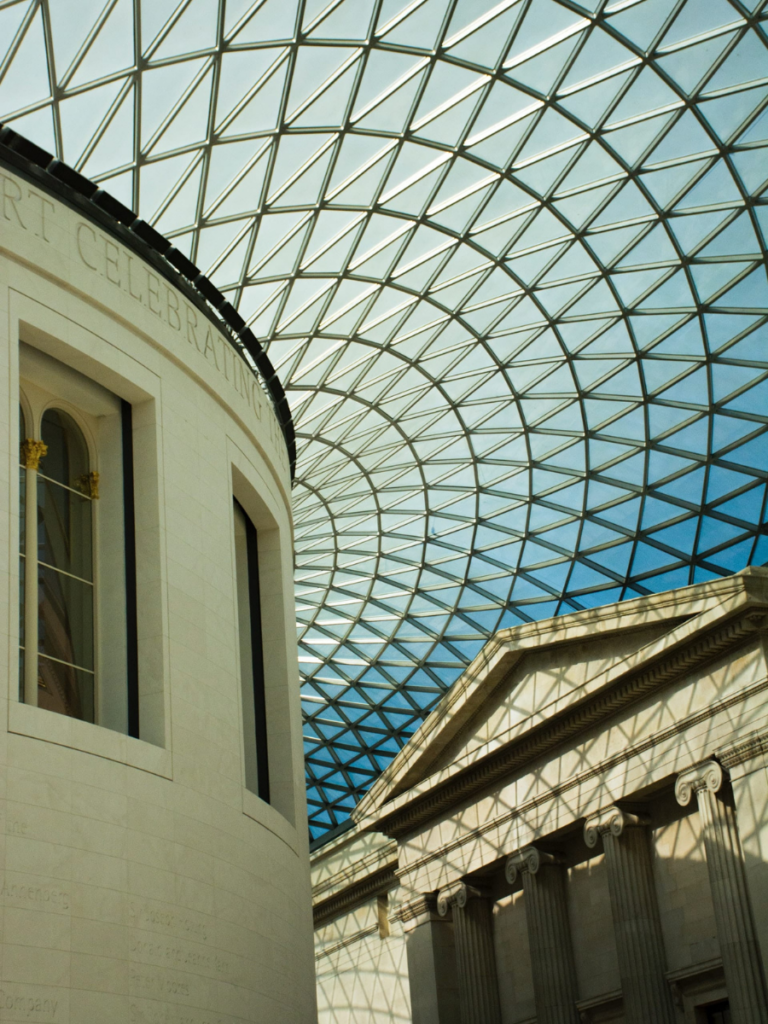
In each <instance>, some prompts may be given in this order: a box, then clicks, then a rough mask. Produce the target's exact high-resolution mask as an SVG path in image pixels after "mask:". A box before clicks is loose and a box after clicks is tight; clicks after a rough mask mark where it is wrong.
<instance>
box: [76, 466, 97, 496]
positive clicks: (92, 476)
mask: <svg viewBox="0 0 768 1024" xmlns="http://www.w3.org/2000/svg"><path fill="white" fill-rule="evenodd" d="M76 483H77V487H78V490H80V491H82V492H83V494H84V495H85V496H86V497H87V498H92V499H93V500H94V501H96V500H97V499H98V497H99V474H98V473H97V472H96V471H95V470H94V471H92V472H90V473H83V474H82V476H79V477H78V478H77V481H76Z"/></svg>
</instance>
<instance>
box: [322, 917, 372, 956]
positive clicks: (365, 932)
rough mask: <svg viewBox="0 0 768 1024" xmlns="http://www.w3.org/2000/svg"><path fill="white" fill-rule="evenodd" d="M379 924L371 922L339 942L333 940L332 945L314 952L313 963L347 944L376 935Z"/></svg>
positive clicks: (344, 947) (331, 954)
mask: <svg viewBox="0 0 768 1024" xmlns="http://www.w3.org/2000/svg"><path fill="white" fill-rule="evenodd" d="M378 933H379V926H378V925H377V924H372V925H371V926H370V927H369V928H362V929H361V930H360V931H359V932H355V933H354V934H353V935H350V936H349V937H348V938H346V939H342V940H341V941H340V942H334V943H333V945H332V946H326V947H325V949H319V950H318V951H317V952H316V953H315V963H317V962H318V961H320V960H325V959H326V958H327V957H329V956H333V954H334V953H339V952H340V951H341V950H342V949H347V948H348V947H349V946H354V945H355V943H357V942H362V940H363V939H368V938H370V936H372V935H378Z"/></svg>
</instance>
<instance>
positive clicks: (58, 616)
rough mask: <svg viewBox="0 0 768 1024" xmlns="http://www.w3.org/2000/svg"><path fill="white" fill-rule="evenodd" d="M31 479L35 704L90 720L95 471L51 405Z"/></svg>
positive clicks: (64, 417) (67, 421) (71, 425)
mask: <svg viewBox="0 0 768 1024" xmlns="http://www.w3.org/2000/svg"><path fill="white" fill-rule="evenodd" d="M41 438H42V442H43V444H44V445H45V446H46V448H47V451H46V453H45V455H44V456H43V458H42V459H41V463H40V469H39V473H38V484H37V521H38V534H37V550H38V698H37V702H38V706H39V707H42V708H47V709H48V710H50V711H58V712H59V713H61V714H65V715H71V716H72V717H74V718H82V719H85V720H86V721H88V722H92V721H93V720H94V659H93V646H94V645H93V608H94V593H93V589H94V588H93V511H92V507H91V506H92V502H93V499H94V497H95V496H96V487H95V476H94V475H93V474H91V472H90V470H89V465H88V448H87V445H86V443H85V438H84V437H83V434H82V431H81V430H80V428H79V427H78V426H77V424H76V423H75V421H74V420H73V419H72V417H71V416H69V415H68V414H67V413H66V412H63V411H62V410H60V409H49V410H48V411H47V412H46V413H45V414H44V416H43V420H42V425H41Z"/></svg>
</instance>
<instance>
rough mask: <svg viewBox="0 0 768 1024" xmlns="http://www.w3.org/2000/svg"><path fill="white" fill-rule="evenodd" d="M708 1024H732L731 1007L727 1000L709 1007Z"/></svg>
mask: <svg viewBox="0 0 768 1024" xmlns="http://www.w3.org/2000/svg"><path fill="white" fill-rule="evenodd" d="M706 1019H707V1024H731V1007H730V1005H729V1003H728V1000H727V999H723V1001H722V1002H720V1003H713V1004H712V1006H708V1007H707V1018H706Z"/></svg>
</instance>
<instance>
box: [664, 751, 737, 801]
mask: <svg viewBox="0 0 768 1024" xmlns="http://www.w3.org/2000/svg"><path fill="white" fill-rule="evenodd" d="M725 778H726V774H725V772H724V771H723V766H722V765H721V764H718V762H717V761H704V762H702V764H697V765H695V766H694V767H693V768H689V769H688V771H686V772H681V773H680V775H678V777H677V782H676V783H675V797H676V798H677V802H678V803H679V804H680V805H681V806H682V807H686V806H687V805H688V804H689V803H690V802H691V797H692V796H693V794H694V793H697V794H698V793H701V792H703V791H704V790H706V789H708V790H709V791H710V793H717V792H718V790H719V789H720V787H721V786H722V784H723V781H724V780H725Z"/></svg>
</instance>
